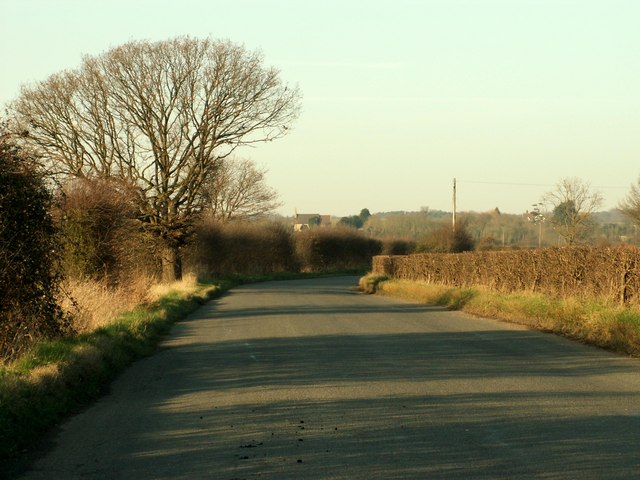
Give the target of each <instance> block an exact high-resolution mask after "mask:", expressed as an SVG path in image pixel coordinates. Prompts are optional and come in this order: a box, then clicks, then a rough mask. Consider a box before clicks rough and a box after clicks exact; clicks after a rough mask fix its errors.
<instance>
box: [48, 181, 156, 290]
mask: <svg viewBox="0 0 640 480" xmlns="http://www.w3.org/2000/svg"><path fill="white" fill-rule="evenodd" d="M57 203H58V205H57V209H56V216H57V217H58V218H57V221H58V223H59V226H60V230H61V235H62V238H63V244H64V251H63V264H64V268H65V272H66V273H67V275H68V276H70V277H73V278H75V279H84V278H87V279H92V280H101V281H105V282H106V283H107V284H109V285H113V284H115V283H118V282H119V281H121V280H127V279H128V278H130V277H131V276H132V275H133V274H134V273H143V274H145V275H147V276H153V275H154V274H159V271H158V270H159V269H158V268H157V265H155V264H154V259H153V257H154V255H153V245H152V243H153V242H152V239H151V237H150V236H149V235H145V233H144V232H143V230H142V228H141V226H140V222H139V221H138V220H137V218H136V215H137V213H136V209H135V200H134V194H133V192H132V189H131V188H129V187H128V185H126V184H125V183H123V182H119V181H117V180H115V179H102V178H83V179H74V180H72V181H70V182H67V183H66V184H65V185H64V187H63V188H62V189H61V191H60V200H59V201H58V202H57Z"/></svg>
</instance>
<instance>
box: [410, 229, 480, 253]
mask: <svg viewBox="0 0 640 480" xmlns="http://www.w3.org/2000/svg"><path fill="white" fill-rule="evenodd" d="M473 248H474V242H473V238H472V237H471V234H470V233H469V232H468V230H467V227H466V225H465V224H460V225H459V226H458V227H457V228H456V230H455V231H454V230H453V229H452V228H451V226H449V225H442V226H441V227H439V228H438V229H436V230H434V231H433V232H431V233H430V234H429V235H427V236H426V237H425V238H424V239H423V240H422V241H421V242H420V243H419V244H418V246H417V249H416V250H417V251H418V252H429V253H460V252H468V251H471V250H473Z"/></svg>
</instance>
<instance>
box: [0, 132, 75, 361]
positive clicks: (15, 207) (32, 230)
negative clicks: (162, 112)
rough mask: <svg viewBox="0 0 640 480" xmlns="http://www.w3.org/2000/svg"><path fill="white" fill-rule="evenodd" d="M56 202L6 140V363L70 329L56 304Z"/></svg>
mask: <svg viewBox="0 0 640 480" xmlns="http://www.w3.org/2000/svg"><path fill="white" fill-rule="evenodd" d="M50 202H51V196H50V194H49V192H48V191H47V189H46V188H45V184H44V180H43V176H42V175H41V174H40V173H39V172H38V171H37V170H36V168H35V166H34V165H33V164H31V162H30V159H28V158H27V157H26V155H24V154H23V153H22V152H21V151H20V149H19V148H18V147H16V146H14V145H11V144H9V143H8V142H6V141H0V361H8V360H12V359H14V358H17V357H18V356H19V355H20V354H21V353H22V352H24V351H25V350H26V349H28V348H29V347H31V346H32V345H33V344H34V343H35V342H37V341H39V340H41V339H44V338H53V337H56V336H60V335H63V334H65V333H67V332H68V330H69V328H70V327H69V322H68V319H67V318H66V316H65V315H63V313H62V310H61V309H60V307H59V306H58V305H57V303H56V296H57V294H58V292H59V285H60V282H61V280H62V274H61V270H60V264H59V252H60V247H59V242H58V237H57V232H56V228H55V226H54V223H53V220H52V218H51V216H50V214H49V207H50Z"/></svg>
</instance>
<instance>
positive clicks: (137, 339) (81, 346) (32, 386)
mask: <svg viewBox="0 0 640 480" xmlns="http://www.w3.org/2000/svg"><path fill="white" fill-rule="evenodd" d="M232 285H233V283H232V282H230V281H223V282H217V283H209V282H207V283H194V284H193V285H192V286H191V287H190V288H188V289H182V290H175V289H173V290H172V289H169V290H168V291H164V292H162V293H161V294H160V295H159V296H158V297H157V298H156V299H154V300H153V301H151V302H149V303H147V304H145V305H139V306H137V307H136V308H134V309H133V310H131V311H128V312H124V313H121V314H120V315H118V316H117V317H116V318H115V319H114V320H113V321H112V322H109V323H108V324H107V325H104V326H101V327H99V328H97V329H95V330H93V331H92V332H89V333H84V334H81V335H78V336H77V337H73V338H68V339H62V340H55V341H47V342H43V343H41V344H39V345H38V346H36V347H35V348H34V349H33V350H32V351H31V352H29V353H28V354H27V355H25V356H23V357H22V358H21V359H20V360H18V361H16V362H14V363H12V364H10V365H5V366H2V367H0V457H5V458H7V457H12V456H15V455H16V454H18V453H20V452H21V451H22V450H23V449H25V448H26V447H27V446H28V445H29V444H30V443H32V442H33V441H34V440H35V439H37V438H38V436H40V435H41V434H42V433H44V432H46V431H47V430H49V429H50V428H51V427H53V426H54V425H55V424H57V423H58V422H60V421H61V420H62V419H63V418H65V417H66V416H68V415H69V414H71V413H73V412H75V411H77V410H78V409H79V408H80V407H82V406H83V405H86V404H87V403H88V402H89V401H91V400H93V399H95V398H97V397H98V396H99V395H100V394H102V393H103V392H104V391H105V388H106V386H107V385H108V384H109V382H110V381H111V380H112V379H113V378H114V377H115V376H117V375H118V374H119V373H120V372H121V371H122V370H123V369H124V368H125V367H127V366H128V365H130V364H131V363H132V362H133V361H135V360H136V359H139V358H141V357H143V356H146V355H149V354H150V353H152V352H153V351H154V350H155V347H156V345H157V343H158V342H159V340H160V339H161V338H162V335H164V334H166V333H168V331H169V329H170V328H171V326H172V325H173V323H175V322H176V321H177V320H179V319H181V318H184V317H185V316H186V315H188V314H189V313H191V312H192V311H194V310H196V309H197V308H198V307H199V306H200V305H202V304H203V303H205V302H206V301H208V300H209V299H211V298H214V297H215V296H217V295H218V294H220V293H221V292H223V291H224V290H227V289H228V288H230V287H231V286H232Z"/></svg>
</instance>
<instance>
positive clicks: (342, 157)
mask: <svg viewBox="0 0 640 480" xmlns="http://www.w3.org/2000/svg"><path fill="white" fill-rule="evenodd" d="M638 25H640V1H639V0H423V1H418V0H413V1H412V0H394V1H388V0H387V1H384V2H383V1H376V0H364V1H359V0H354V1H349V0H339V1H338V0H323V1H322V2H302V1H299V0H268V1H266V0H265V1H258V0H244V1H242V0H237V1H229V0H226V1H217V0H201V1H199V0H172V1H162V0H138V1H136V0H104V1H97V0H0V61H1V62H2V63H1V65H2V74H1V75H0V104H4V103H5V102H7V101H9V100H11V99H12V98H14V97H15V96H16V95H17V94H18V92H19V87H20V85H21V84H22V83H28V82H35V81H39V80H44V79H45V78H46V77H47V76H49V75H50V74H53V73H55V72H58V71H60V70H64V69H73V68H75V67H77V66H78V65H79V64H80V61H81V58H82V55H84V54H89V55H97V54H100V53H102V52H104V51H106V50H108V49H109V48H110V47H113V46H116V45H119V44H121V43H124V42H126V41H128V40H133V39H148V40H163V39H167V38H170V37H174V36H177V35H190V36H194V37H206V36H209V35H211V36H213V37H215V38H226V39H230V40H231V41H234V42H237V43H241V44H244V45H245V46H246V47H247V48H248V49H251V50H256V49H259V50H261V51H262V52H263V53H264V57H265V63H266V64H267V65H270V66H275V67H277V68H279V69H280V71H281V75H282V77H283V79H284V80H285V81H286V82H288V83H291V84H298V85H299V87H300V89H301V91H302V93H303V95H304V98H303V112H302V115H301V117H300V119H299V120H298V121H297V122H296V124H295V125H294V129H293V132H292V133H291V134H290V135H288V136H287V137H284V138H282V139H280V140H278V141H275V142H273V143H270V144H265V145H260V146H258V147H257V148H252V149H245V150H243V151H242V152H240V154H241V155H243V156H246V157H248V158H252V159H253V160H255V161H256V162H257V163H259V164H260V165H264V166H266V167H267V168H268V169H269V173H268V175H267V181H268V183H269V184H270V185H271V186H272V187H273V188H275V189H276V190H277V191H278V192H279V194H280V197H281V200H282V202H283V203H284V205H283V207H282V208H281V209H280V212H281V213H283V214H287V215H291V214H292V213H293V210H294V208H297V209H298V211H299V212H318V213H329V214H333V215H339V216H342V215H349V214H355V213H358V212H359V211H360V209H362V208H364V207H367V208H369V209H370V210H371V211H372V212H377V211H389V210H418V209H419V208H420V207H421V206H429V207H430V208H432V209H442V210H450V209H451V182H452V179H453V177H457V179H458V208H459V210H463V211H464V210H476V211H484V210H489V209H492V208H494V207H496V206H497V207H499V208H500V209H501V210H502V211H504V212H509V213H520V212H524V211H525V210H527V209H530V208H531V204H533V203H536V202H538V201H539V200H540V197H541V196H542V194H544V193H545V192H546V191H548V190H550V189H552V188H553V185H554V184H555V183H556V182H557V181H558V180H560V179H561V178H562V177H567V176H571V177H573V176H576V177H579V178H581V179H583V180H584V181H587V182H590V183H591V185H592V186H593V187H594V190H599V191H600V192H601V193H602V194H603V196H604V197H605V205H604V208H612V207H615V205H616V204H617V202H618V201H619V200H620V199H621V198H623V197H624V196H625V195H626V194H627V192H628V191H629V186H630V184H631V183H632V182H635V180H636V179H637V178H638V175H640V28H639V27H638Z"/></svg>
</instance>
